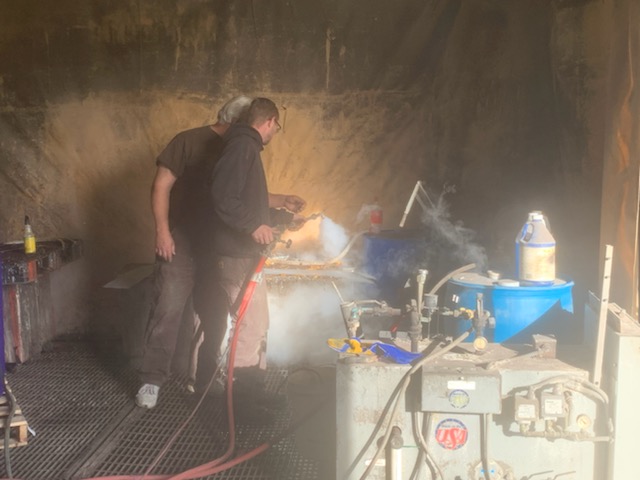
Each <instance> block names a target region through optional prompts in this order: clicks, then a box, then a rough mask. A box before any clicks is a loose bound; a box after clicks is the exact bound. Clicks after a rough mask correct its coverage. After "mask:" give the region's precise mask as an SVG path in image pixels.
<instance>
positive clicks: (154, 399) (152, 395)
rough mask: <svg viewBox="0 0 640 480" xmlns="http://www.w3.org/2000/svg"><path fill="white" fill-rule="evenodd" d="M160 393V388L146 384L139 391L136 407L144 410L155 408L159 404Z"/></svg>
mask: <svg viewBox="0 0 640 480" xmlns="http://www.w3.org/2000/svg"><path fill="white" fill-rule="evenodd" d="M159 391H160V387H159V386H157V385H152V384H150V383H145V384H144V385H142V386H141V387H140V390H138V394H137V395H136V405H138V406H139V407H142V408H153V407H155V406H156V403H158V392H159Z"/></svg>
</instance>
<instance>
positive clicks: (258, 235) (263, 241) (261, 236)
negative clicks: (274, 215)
mask: <svg viewBox="0 0 640 480" xmlns="http://www.w3.org/2000/svg"><path fill="white" fill-rule="evenodd" d="M251 237H252V238H253V240H254V242H256V243H259V244H260V245H269V244H270V243H271V242H273V228H271V227H270V226H269V225H260V226H259V227H258V228H256V229H255V230H254V231H253V233H252V234H251Z"/></svg>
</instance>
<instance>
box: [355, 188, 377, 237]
mask: <svg viewBox="0 0 640 480" xmlns="http://www.w3.org/2000/svg"><path fill="white" fill-rule="evenodd" d="M367 217H369V233H373V234H378V233H380V231H381V230H382V207H381V206H380V205H378V197H376V198H374V199H373V203H372V204H369V205H362V208H361V209H360V211H359V212H358V215H357V217H356V223H361V222H362V221H364V220H365V219H366V218H367Z"/></svg>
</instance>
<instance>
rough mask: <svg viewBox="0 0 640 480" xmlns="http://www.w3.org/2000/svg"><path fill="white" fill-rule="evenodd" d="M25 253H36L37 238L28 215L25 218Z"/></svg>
mask: <svg viewBox="0 0 640 480" xmlns="http://www.w3.org/2000/svg"><path fill="white" fill-rule="evenodd" d="M24 253H26V254H27V255H30V254H32V253H36V236H35V235H34V234H33V230H32V229H31V223H30V222H29V216H28V215H25V216H24Z"/></svg>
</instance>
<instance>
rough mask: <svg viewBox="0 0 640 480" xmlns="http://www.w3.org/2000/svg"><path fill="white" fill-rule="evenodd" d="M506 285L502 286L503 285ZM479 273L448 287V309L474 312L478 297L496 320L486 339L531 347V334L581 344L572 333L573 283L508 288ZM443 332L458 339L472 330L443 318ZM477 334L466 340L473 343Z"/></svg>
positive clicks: (462, 277)
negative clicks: (549, 336) (479, 295)
mask: <svg viewBox="0 0 640 480" xmlns="http://www.w3.org/2000/svg"><path fill="white" fill-rule="evenodd" d="M501 283H503V284H501ZM508 283H510V282H500V283H498V282H494V281H493V280H491V279H489V278H488V277H486V276H484V275H480V274H478V273H461V274H458V275H455V276H454V277H453V278H452V279H451V280H450V281H449V282H448V283H447V286H446V292H445V306H446V307H448V308H450V309H456V308H460V307H464V308H469V309H473V310H475V308H476V298H477V294H478V293H482V294H483V302H484V309H485V310H489V312H490V313H491V316H492V317H494V318H495V327H494V328H486V329H485V331H484V336H485V337H486V338H487V340H489V342H493V343H530V342H531V335H532V334H543V335H553V336H555V337H556V338H557V339H558V340H559V341H566V342H568V343H580V340H581V338H576V335H580V336H581V334H582V333H581V332H575V331H574V329H573V326H574V321H573V320H574V319H573V296H572V289H573V285H574V284H573V282H572V281H565V280H560V279H556V280H555V281H554V282H553V284H552V285H546V286H520V285H518V286H508ZM442 321H443V322H444V327H445V328H444V331H445V333H447V334H448V335H453V336H457V335H460V334H461V333H462V332H464V331H465V330H467V329H468V328H469V327H471V324H472V322H471V320H461V319H457V318H453V317H443V319H442ZM474 338H475V334H472V335H470V337H469V338H468V339H467V340H468V341H472V340H473V339H474Z"/></svg>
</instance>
